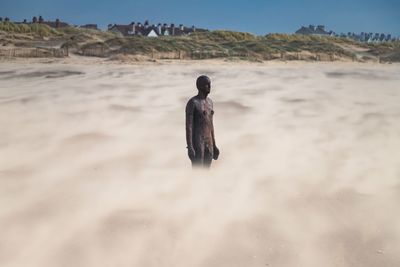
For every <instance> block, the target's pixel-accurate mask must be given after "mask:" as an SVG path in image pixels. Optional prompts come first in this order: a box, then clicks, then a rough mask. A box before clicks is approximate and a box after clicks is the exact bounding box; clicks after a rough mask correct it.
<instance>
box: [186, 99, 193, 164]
mask: <svg viewBox="0 0 400 267" xmlns="http://www.w3.org/2000/svg"><path fill="white" fill-rule="evenodd" d="M193 116H194V103H193V101H192V100H189V102H188V103H187V105H186V144H187V148H188V156H189V158H190V159H191V160H192V159H194V156H195V152H194V149H193Z"/></svg>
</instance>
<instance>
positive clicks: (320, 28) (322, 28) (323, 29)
mask: <svg viewBox="0 0 400 267" xmlns="http://www.w3.org/2000/svg"><path fill="white" fill-rule="evenodd" d="M317 28H318V29H319V30H321V31H325V26H324V25H318V27H317Z"/></svg>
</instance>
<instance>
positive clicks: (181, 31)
mask: <svg viewBox="0 0 400 267" xmlns="http://www.w3.org/2000/svg"><path fill="white" fill-rule="evenodd" d="M3 21H5V22H9V21H10V19H9V18H8V17H6V18H4V20H3V18H2V17H0V22H3ZM13 23H16V24H22V23H23V24H33V23H39V24H46V25H48V26H50V27H52V28H55V29H59V28H65V27H69V26H71V25H69V24H68V23H66V22H63V21H61V20H60V19H56V20H55V21H51V20H47V21H46V20H44V19H43V17H42V16H39V17H36V16H35V17H33V18H32V20H31V21H27V20H26V19H24V20H23V21H21V22H18V21H14V22H13ZM74 27H79V28H85V29H93V30H98V27H97V24H85V25H81V26H74ZM107 30H108V31H112V32H118V33H121V34H122V35H124V36H135V35H141V36H148V37H158V36H182V35H189V34H191V33H193V32H205V31H208V30H206V29H202V28H196V27H195V26H192V27H186V26H184V25H183V24H180V25H179V26H175V24H174V23H171V24H167V23H163V24H161V23H158V24H157V25H156V24H152V25H150V23H149V21H148V20H146V21H145V22H144V23H143V24H142V23H141V22H138V23H135V22H132V23H130V24H109V25H108V29H107Z"/></svg>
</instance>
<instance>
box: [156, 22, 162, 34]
mask: <svg viewBox="0 0 400 267" xmlns="http://www.w3.org/2000/svg"><path fill="white" fill-rule="evenodd" d="M157 31H158V35H161V33H162V31H161V23H158V25H157Z"/></svg>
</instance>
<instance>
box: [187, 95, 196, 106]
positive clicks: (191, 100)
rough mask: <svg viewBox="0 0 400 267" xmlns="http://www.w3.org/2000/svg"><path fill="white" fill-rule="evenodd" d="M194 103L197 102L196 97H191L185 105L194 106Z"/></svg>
mask: <svg viewBox="0 0 400 267" xmlns="http://www.w3.org/2000/svg"><path fill="white" fill-rule="evenodd" d="M196 102H197V96H193V97H191V98H190V99H189V100H188V102H187V104H188V105H190V104H194V103H196Z"/></svg>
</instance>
